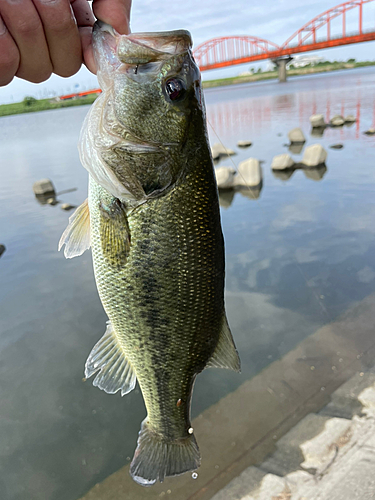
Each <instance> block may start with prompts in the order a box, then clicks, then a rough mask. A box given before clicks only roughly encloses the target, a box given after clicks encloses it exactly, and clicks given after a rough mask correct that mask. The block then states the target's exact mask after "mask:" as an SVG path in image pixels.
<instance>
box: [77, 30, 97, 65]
mask: <svg viewBox="0 0 375 500" xmlns="http://www.w3.org/2000/svg"><path fill="white" fill-rule="evenodd" d="M79 32H80V35H81V44H82V51H83V61H84V63H85V65H86V66H87V69H88V70H89V71H91V73H94V74H95V75H96V71H97V67H96V63H95V58H94V51H93V48H92V28H80V29H79Z"/></svg>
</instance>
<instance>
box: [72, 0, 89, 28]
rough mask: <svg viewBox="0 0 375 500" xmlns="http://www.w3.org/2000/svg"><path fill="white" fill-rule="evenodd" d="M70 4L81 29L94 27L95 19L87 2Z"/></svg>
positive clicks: (73, 0)
mask: <svg viewBox="0 0 375 500" xmlns="http://www.w3.org/2000/svg"><path fill="white" fill-rule="evenodd" d="M70 3H71V6H72V9H73V12H74V17H75V18H76V21H77V24H78V27H79V28H84V27H87V26H93V25H94V23H95V17H94V14H93V13H92V10H91V8H90V6H89V4H88V2H87V0H70Z"/></svg>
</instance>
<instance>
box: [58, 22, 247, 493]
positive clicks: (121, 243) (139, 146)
mask: <svg viewBox="0 0 375 500" xmlns="http://www.w3.org/2000/svg"><path fill="white" fill-rule="evenodd" d="M93 37H94V52H95V56H96V60H97V64H98V68H99V70H98V78H99V83H100V85H101V87H102V90H103V92H102V94H101V96H100V97H99V98H98V99H97V100H96V101H95V103H94V105H93V106H92V108H91V110H90V112H89V114H88V116H87V118H86V120H85V123H84V126H83V129H82V133H81V139H80V155H81V160H82V163H83V165H84V167H85V168H86V169H87V170H88V171H89V196H88V200H86V202H85V203H83V204H82V205H81V206H80V207H79V208H78V209H77V210H76V212H75V213H74V214H73V216H72V217H71V218H70V219H69V221H70V222H69V225H68V227H67V229H66V230H65V232H64V234H63V236H62V238H61V240H60V248H61V246H62V245H63V244H64V243H65V256H66V257H68V258H71V257H74V256H76V255H80V254H81V253H83V252H84V251H85V250H86V249H88V248H89V247H90V246H91V249H92V255H93V263H94V272H95V279H96V284H97V287H98V291H99V295H100V299H101V301H102V304H103V307H104V309H105V311H106V313H107V315H108V318H109V322H108V326H107V330H106V332H105V334H104V336H103V337H102V338H101V339H100V340H99V342H98V343H97V344H96V345H95V346H94V348H93V350H92V351H91V353H90V355H89V357H88V359H87V362H86V367H85V376H86V377H87V378H88V377H91V376H92V375H94V374H96V376H95V379H94V382H93V383H94V385H95V386H98V387H99V388H100V389H103V390H104V391H106V392H107V393H111V394H113V393H116V392H117V391H121V394H122V395H124V394H126V393H128V392H129V391H131V390H132V389H133V388H134V386H135V383H136V380H138V382H139V385H140V388H141V390H142V394H143V398H144V401H145V405H146V409H147V417H146V419H145V420H144V421H143V423H142V426H141V430H140V433H139V438H138V444H137V449H136V451H135V454H134V458H133V460H132V462H131V465H130V474H131V475H132V477H133V479H134V480H135V481H137V482H138V483H139V484H142V485H145V486H149V485H152V484H154V483H155V482H156V481H157V480H159V481H163V479H164V478H165V477H166V476H175V475H178V474H182V473H184V472H187V471H191V470H195V469H197V468H198V467H199V465H200V453H199V449H198V445H197V443H196V440H195V437H194V432H193V429H192V428H191V423H190V403H191V397H192V390H193V385H194V381H195V378H196V376H197V374H198V373H199V372H201V371H202V370H203V369H204V368H205V367H209V366H212V367H215V366H216V367H222V368H230V369H233V370H236V371H239V368H240V362H239V357H238V354H237V351H236V348H235V345H234V342H233V338H232V335H231V332H230V329H229V326H228V322H227V319H226V315H225V309H224V244H223V236H222V232H221V225H220V213H219V205H218V195H217V187H216V182H215V176H214V170H213V164H212V159H211V153H210V149H209V145H208V138H207V130H206V122H205V109H204V103H203V96H202V91H201V82H200V74H199V70H198V67H197V66H196V64H195V62H194V59H193V57H192V53H191V46H192V41H191V36H190V33H189V32H187V31H183V30H180V31H171V32H165V33H139V34H131V35H127V36H125V35H119V34H117V33H116V32H114V30H113V29H112V28H111V27H109V26H107V25H103V24H102V23H99V24H97V25H96V26H95V28H94V35H93Z"/></svg>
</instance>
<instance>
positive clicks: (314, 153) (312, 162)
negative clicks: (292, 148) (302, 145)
mask: <svg viewBox="0 0 375 500" xmlns="http://www.w3.org/2000/svg"><path fill="white" fill-rule="evenodd" d="M326 158H327V151H326V150H325V149H324V148H323V146H322V145H321V144H313V145H312V146H308V147H307V148H306V149H305V153H304V155H303V158H302V163H303V164H304V165H305V166H306V167H317V166H318V165H321V164H323V163H324V162H325V161H326Z"/></svg>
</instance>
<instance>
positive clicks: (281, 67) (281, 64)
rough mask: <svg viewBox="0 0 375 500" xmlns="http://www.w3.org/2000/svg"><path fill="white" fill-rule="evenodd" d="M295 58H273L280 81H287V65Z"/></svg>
mask: <svg viewBox="0 0 375 500" xmlns="http://www.w3.org/2000/svg"><path fill="white" fill-rule="evenodd" d="M292 59H293V57H292V56H283V57H278V58H277V59H271V61H272V62H273V63H274V64H276V67H277V72H278V74H279V82H280V83H282V82H286V65H287V64H288V62H290V61H291V60H292Z"/></svg>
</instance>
